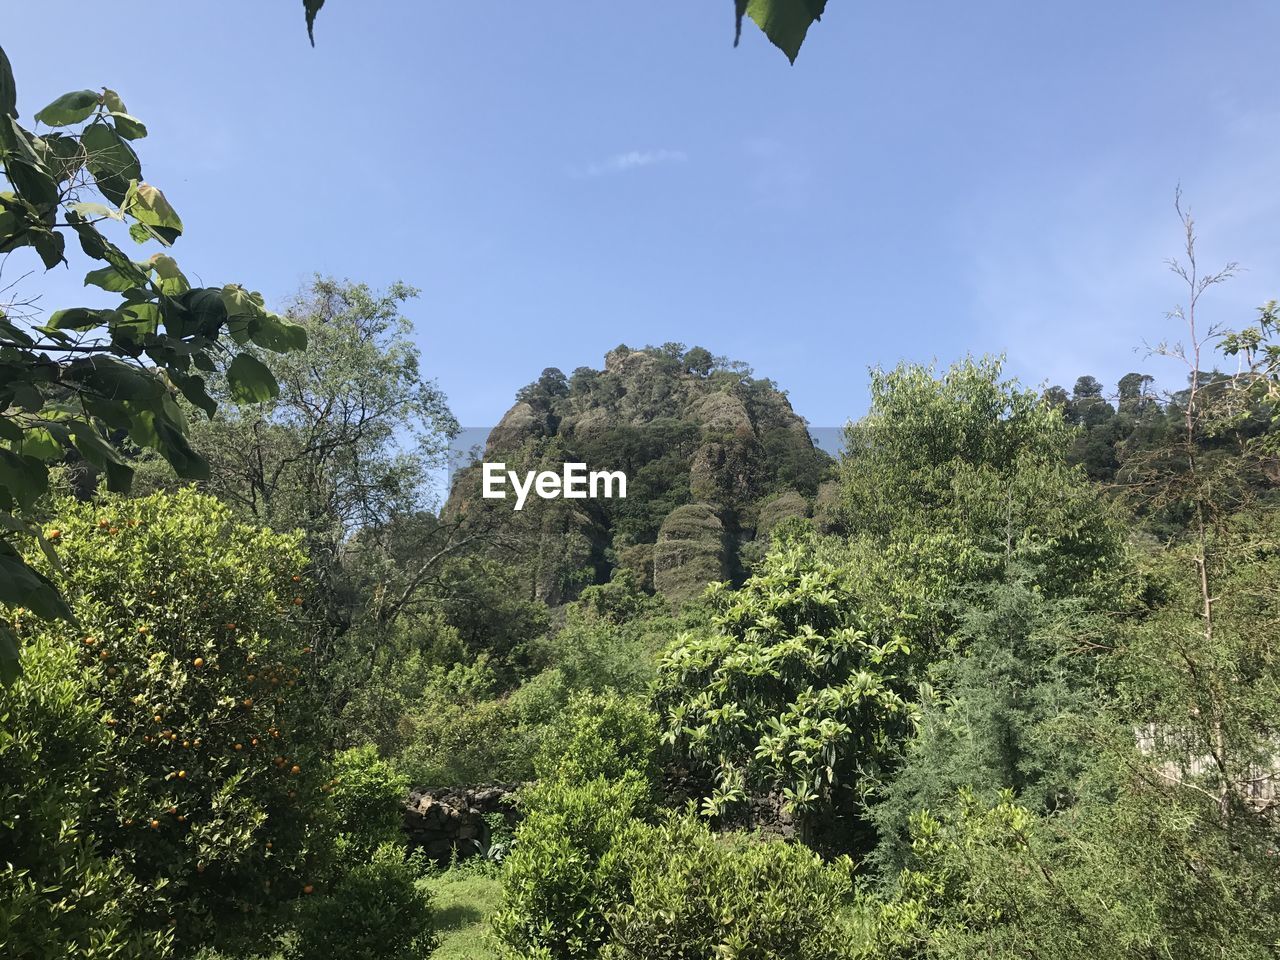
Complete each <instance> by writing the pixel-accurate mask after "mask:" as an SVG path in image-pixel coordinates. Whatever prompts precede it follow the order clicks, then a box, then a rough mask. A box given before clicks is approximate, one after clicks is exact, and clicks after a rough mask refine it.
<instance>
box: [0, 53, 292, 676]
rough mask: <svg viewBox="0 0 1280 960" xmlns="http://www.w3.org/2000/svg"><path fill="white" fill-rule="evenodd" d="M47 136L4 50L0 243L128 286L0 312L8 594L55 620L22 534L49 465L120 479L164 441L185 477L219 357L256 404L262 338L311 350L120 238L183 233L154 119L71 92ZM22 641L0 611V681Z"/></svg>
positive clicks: (262, 372) (120, 483) (258, 309)
mask: <svg viewBox="0 0 1280 960" xmlns="http://www.w3.org/2000/svg"><path fill="white" fill-rule="evenodd" d="M35 121H36V124H37V125H44V126H45V127H47V128H49V129H48V131H47V132H45V133H42V134H40V135H37V134H35V133H33V132H31V131H29V130H27V129H25V128H24V127H23V126H21V125H20V124H19V123H18V110H17V93H16V87H15V83H14V78H13V73H12V70H11V69H10V65H9V60H8V57H7V56H5V54H4V52H3V50H0V163H2V164H3V169H4V176H5V180H6V182H7V186H8V189H7V190H5V191H3V192H0V253H6V254H7V253H10V252H12V251H17V250H22V249H25V248H30V250H31V251H32V252H34V253H35V254H36V255H37V256H38V258H39V259H40V261H41V262H42V263H43V265H44V267H45V269H46V270H49V269H52V268H53V267H55V266H57V265H59V264H61V263H63V262H65V261H66V252H67V251H66V237H67V235H68V234H69V235H72V236H74V237H75V239H76V240H77V241H78V242H79V245H80V248H81V250H82V251H83V252H84V253H85V254H86V255H87V256H88V257H89V258H90V259H92V260H96V261H101V263H102V264H103V265H102V266H100V267H98V268H96V269H94V270H92V271H90V272H89V273H88V274H87V276H86V277H85V283H86V285H90V286H96V287H100V288H101V289H102V290H105V291H107V292H110V293H117V294H119V295H120V300H121V302H120V304H119V306H117V307H115V308H113V309H108V308H89V307H73V308H70V309H65V310H58V311H55V312H54V313H52V314H51V315H49V316H48V317H47V318H44V319H43V322H40V319H41V318H40V317H39V316H38V315H37V314H36V312H35V310H34V307H33V305H32V304H33V301H32V300H31V299H29V298H28V299H27V300H25V301H24V300H18V301H17V302H10V303H8V304H5V305H3V307H0V444H2V445H0V535H2V536H3V539H0V603H3V604H5V605H6V606H8V607H13V606H15V605H21V606H24V607H26V608H29V609H31V610H33V611H34V612H35V613H36V614H37V615H38V616H41V617H45V618H58V617H60V618H64V619H70V617H71V611H70V609H69V608H68V606H67V604H66V602H65V601H64V600H63V598H62V597H61V596H60V595H59V593H58V591H57V590H56V589H55V588H54V586H53V584H52V582H51V581H50V580H49V579H48V578H47V577H46V576H44V575H43V574H41V573H39V572H37V571H36V570H34V569H33V568H32V567H30V566H29V565H27V564H26V563H25V562H24V561H23V559H22V557H21V555H20V551H19V549H18V547H17V546H15V544H14V542H13V541H14V538H15V537H23V536H25V537H35V538H36V539H37V540H39V541H40V543H41V545H42V546H44V547H46V548H48V547H49V544H48V542H47V541H46V540H44V539H43V538H41V537H40V534H39V529H38V527H37V526H36V525H35V524H34V523H33V522H32V520H31V516H30V514H31V511H32V509H33V508H34V507H35V505H36V503H37V501H38V500H39V499H40V497H41V496H43V495H44V493H45V492H46V491H47V489H48V484H49V479H48V469H47V467H46V464H47V463H49V462H50V461H60V460H63V459H65V458H68V457H72V458H78V459H83V460H84V461H86V462H87V463H89V464H91V465H92V466H93V467H94V468H96V469H98V470H100V471H102V472H103V473H105V475H106V480H107V484H108V486H109V487H110V488H111V489H112V490H117V491H123V490H127V489H128V488H129V485H130V482H131V480H132V476H133V470H132V467H130V465H129V463H128V461H127V460H126V458H125V456H124V455H123V454H122V453H121V452H120V451H119V450H118V449H117V448H118V447H119V446H120V445H121V444H129V445H133V446H135V447H139V448H147V449H151V450H154V451H156V452H157V453H158V454H159V455H160V456H161V457H163V458H164V460H166V461H167V462H168V463H169V465H170V466H171V467H172V468H173V469H174V471H175V472H176V473H177V474H178V475H179V476H180V477H183V478H186V479H194V480H199V479H204V478H206V477H207V476H208V465H207V464H206V463H205V461H204V459H203V458H202V457H201V456H200V455H199V454H197V453H196V452H195V451H194V450H193V449H192V448H191V445H190V444H189V443H188V441H187V432H188V421H187V415H186V413H185V412H184V411H183V409H182V407H181V406H180V405H179V404H178V402H177V401H176V398H177V397H179V396H181V397H184V398H185V399H186V400H187V401H189V402H190V404H191V405H192V406H193V407H195V408H197V409H199V410H202V411H204V413H206V414H208V415H212V414H213V412H214V411H215V409H216V406H217V405H216V403H215V401H214V400H213V398H212V397H211V396H210V395H209V392H208V390H207V388H206V387H207V385H206V381H205V374H207V373H209V372H211V371H212V370H214V369H215V368H216V367H217V365H218V364H221V365H222V367H223V369H224V370H225V373H226V381H227V386H228V390H229V391H230V392H231V393H232V394H233V395H234V396H236V397H237V398H239V399H240V400H243V401H245V402H250V401H261V400H267V399H270V398H272V397H274V396H275V395H276V394H277V393H278V391H279V387H278V385H277V383H276V380H275V378H274V377H273V376H272V374H271V371H270V370H269V369H268V368H267V366H266V365H265V364H264V363H263V362H262V360H261V358H260V356H259V354H258V353H256V352H255V351H254V350H253V349H251V345H252V346H256V347H258V348H261V349H262V350H267V351H272V352H286V351H290V350H296V349H300V348H302V347H304V346H305V345H306V331H305V330H303V329H302V328H301V327H299V326H297V325H296V324H293V323H289V322H287V321H284V320H282V319H281V318H280V317H278V316H276V315H275V314H274V313H271V312H270V311H269V310H267V309H266V308H265V306H264V305H263V301H262V298H261V296H259V295H258V294H256V293H250V292H249V291H247V290H245V289H244V288H243V287H239V286H236V285H234V284H233V285H228V286H225V287H221V288H218V287H192V286H191V285H190V283H189V282H188V281H187V278H186V277H185V276H184V275H183V273H182V271H181V270H180V269H179V268H178V265H177V263H176V262H175V261H174V260H173V258H172V257H170V256H169V255H168V254H166V253H163V252H159V253H155V254H153V255H152V256H151V257H150V258H148V259H147V260H145V261H141V262H139V261H135V260H134V259H132V258H131V257H130V256H128V255H127V254H126V253H125V252H124V251H123V250H122V249H121V248H120V247H119V246H117V245H116V243H115V242H114V241H113V240H112V239H110V235H109V233H108V232H107V229H108V228H111V227H113V226H118V227H119V228H120V229H123V228H125V227H126V225H127V230H128V234H129V236H130V237H131V238H132V239H133V240H134V241H136V242H137V243H139V244H146V243H149V242H157V243H159V244H160V245H161V246H162V247H168V246H170V245H171V244H173V242H174V241H176V240H177V239H178V237H179V236H181V234H182V230H183V226H182V220H181V219H180V218H179V217H178V214H177V212H176V211H175V210H174V209H173V207H172V206H170V204H169V202H168V200H166V199H165V196H164V194H163V193H161V192H160V190H158V189H157V188H156V187H154V186H152V185H151V184H149V183H147V182H145V181H144V180H143V179H142V165H141V163H140V161H139V159H138V156H137V154H136V153H135V151H134V146H133V145H134V143H136V142H137V141H138V140H139V139H141V138H142V137H145V136H146V134H147V129H146V127H145V125H144V124H143V123H142V122H141V121H140V120H138V119H137V118H136V117H133V116H131V115H130V114H129V113H128V112H127V111H126V109H125V105H124V103H123V102H122V101H121V99H120V97H119V95H118V94H116V93H115V92H114V91H112V90H103V91H101V92H95V91H92V90H78V91H73V92H72V93H68V94H64V95H63V96H61V97H59V98H58V99H57V100H55V101H54V102H53V103H51V104H49V105H48V106H47V107H45V108H44V109H43V110H41V111H40V112H38V113H37V114H36V115H35ZM17 669H18V650H17V644H16V640H15V635H14V632H13V630H12V628H11V626H10V625H9V624H8V623H6V622H4V621H0V679H6V680H9V679H12V678H13V676H14V674H15V673H16V671H17Z"/></svg>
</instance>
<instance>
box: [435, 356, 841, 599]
mask: <svg viewBox="0 0 1280 960" xmlns="http://www.w3.org/2000/svg"><path fill="white" fill-rule="evenodd" d="M484 460H487V461H503V462H505V463H507V464H508V467H509V469H513V470H519V471H521V472H523V471H524V470H531V469H532V470H556V471H558V470H559V469H560V467H561V465H562V464H564V463H565V462H581V463H585V464H586V465H587V468H588V469H589V470H622V471H623V472H625V473H626V475H627V497H626V499H625V500H623V499H613V500H605V499H588V500H572V501H566V500H552V501H542V500H539V499H537V498H536V497H530V499H529V501H528V502H527V503H526V504H525V507H524V509H523V510H522V511H520V512H519V513H515V512H514V511H513V510H512V506H513V501H512V500H511V499H510V498H508V499H507V500H496V501H495V500H488V501H486V500H482V499H481V496H480V484H481V474H480V471H479V470H478V469H471V470H464V471H462V472H460V473H459V474H457V476H456V477H455V482H454V487H453V490H452V491H451V493H450V497H449V502H448V503H447V504H446V506H445V511H444V514H445V516H446V517H449V518H456V517H459V516H464V515H465V516H481V517H485V518H487V521H488V522H490V523H496V524H497V526H498V528H499V530H500V532H501V535H502V539H503V541H504V549H505V550H506V551H507V553H506V556H507V557H508V558H510V562H511V563H513V564H516V565H518V566H519V567H520V569H521V570H522V571H525V572H527V577H528V583H529V589H530V594H531V595H533V596H536V597H539V598H541V599H543V600H545V601H546V602H547V603H549V604H551V605H553V606H554V605H558V604H561V603H564V602H566V601H568V600H572V599H573V598H574V597H575V596H576V595H577V593H578V592H579V591H580V590H581V589H582V588H583V587H585V586H588V585H590V584H591V583H593V582H594V583H601V582H606V581H607V580H608V579H609V577H610V575H611V574H612V571H613V570H614V569H617V568H619V567H623V568H627V569H631V570H634V571H635V572H636V573H637V574H638V575H639V576H640V579H641V582H643V583H644V584H645V585H646V587H647V588H649V589H657V590H658V591H659V592H662V593H663V594H664V595H667V596H677V595H678V596H679V597H681V598H684V597H686V596H690V595H693V594H696V593H697V592H698V591H699V590H700V589H701V587H702V586H703V585H705V584H706V583H708V582H710V581H711V580H720V579H735V580H736V579H740V577H741V575H742V571H743V567H744V564H743V562H742V560H743V551H744V550H745V549H747V548H748V547H749V545H750V541H751V538H752V536H753V534H754V531H755V529H756V527H757V511H758V504H761V503H771V502H774V501H775V500H780V503H781V505H780V506H776V507H773V508H772V509H773V510H774V511H775V512H776V511H782V513H780V514H779V516H782V515H792V514H794V512H795V510H797V509H800V508H798V507H796V504H797V503H804V504H805V506H804V508H803V509H804V511H806V512H807V510H808V506H807V502H806V498H810V497H812V496H813V495H814V494H815V493H816V491H817V488H818V485H819V484H820V483H821V482H822V481H823V480H825V479H826V478H827V477H829V476H830V473H831V467H832V461H831V458H830V457H828V456H827V455H826V454H825V453H823V452H822V451H821V450H818V449H817V448H816V447H815V446H814V444H813V441H812V439H811V438H810V437H809V433H808V430H807V429H806V427H805V423H804V421H803V420H802V419H801V418H800V417H798V416H797V415H796V413H795V411H794V410H792V409H791V404H790V402H789V401H788V400H787V397H786V394H785V393H783V392H782V391H781V390H779V389H778V388H777V386H776V385H775V384H773V382H772V381H769V380H764V379H757V378H755V377H753V376H752V375H751V371H750V370H749V369H748V368H747V367H745V366H744V365H743V364H740V363H736V362H730V361H727V360H724V359H723V358H714V357H711V355H710V354H709V353H708V352H707V351H706V350H702V349H701V348H697V347H695V348H694V349H692V350H685V349H684V348H683V347H681V346H680V345H678V344H667V345H664V346H662V347H646V348H644V349H642V350H633V349H631V348H629V347H626V346H619V347H617V348H615V349H614V350H611V351H610V352H609V354H608V355H607V356H606V357H605V362H604V369H602V370H594V369H592V368H589V367H579V368H578V369H576V370H574V371H573V374H572V375H571V376H568V377H566V376H565V375H564V374H563V373H561V372H560V371H559V370H556V369H554V368H549V369H547V370H544V371H543V372H542V374H541V376H540V377H539V378H538V379H537V380H536V381H534V382H533V383H531V384H530V385H529V386H527V387H525V388H523V389H522V390H520V391H519V393H518V395H517V400H516V403H515V405H514V406H512V408H511V409H510V410H509V411H508V412H507V414H506V415H505V416H504V417H503V418H502V420H501V422H500V423H499V424H498V426H497V427H496V428H495V429H494V430H493V432H492V433H491V434H490V436H489V438H488V441H487V443H486V446H485V451H484ZM788 494H790V496H788ZM782 498H785V499H782ZM797 498H799V499H798V500H797ZM688 507H697V508H698V509H697V510H694V511H690V510H686V509H685V508H688ZM770 522H776V521H773V520H771V521H770ZM691 525H692V526H691ZM694 534H696V535H694ZM662 544H666V546H662ZM513 545H514V547H515V550H514V552H512V548H513ZM664 550H665V551H666V552H665V553H664V552H663V551H664ZM748 552H750V551H749V550H748ZM664 564H665V565H666V570H665V572H663V570H662V567H663V565H664ZM522 575H524V574H522Z"/></svg>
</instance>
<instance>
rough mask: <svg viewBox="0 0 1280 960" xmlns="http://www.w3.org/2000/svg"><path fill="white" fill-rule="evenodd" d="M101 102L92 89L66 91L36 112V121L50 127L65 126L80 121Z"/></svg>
mask: <svg viewBox="0 0 1280 960" xmlns="http://www.w3.org/2000/svg"><path fill="white" fill-rule="evenodd" d="M100 102H101V98H100V97H99V96H98V95H97V94H96V93H94V92H93V91H92V90H75V91H73V92H71V93H64V94H63V95H62V96H60V97H59V98H58V99H57V100H55V101H53V103H51V104H49V105H48V106H47V107H45V108H44V109H43V110H41V111H40V112H39V113H37V114H36V122H37V123H43V124H47V125H48V126H50V127H65V126H68V125H70V124H73V123H80V122H81V121H82V120H85V119H87V118H88V116H89V114H91V113H93V111H94V110H95V109H96V108H97V106H98V104H99V103H100Z"/></svg>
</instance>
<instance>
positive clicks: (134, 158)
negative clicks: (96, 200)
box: [80, 120, 142, 206]
mask: <svg viewBox="0 0 1280 960" xmlns="http://www.w3.org/2000/svg"><path fill="white" fill-rule="evenodd" d="M80 142H81V143H83V144H84V149H85V154H86V161H85V162H86V165H87V166H88V168H89V172H90V173H92V174H93V178H94V180H95V181H97V184H98V189H99V190H101V191H102V195H103V196H104V197H106V198H107V199H108V200H110V201H111V202H112V203H114V204H117V205H121V206H122V205H123V204H124V201H125V197H127V196H128V195H129V187H130V185H131V184H132V183H133V181H135V180H141V179H142V164H141V162H140V161H139V160H138V155H137V154H136V153H134V152H133V148H132V147H131V146H129V144H128V143H127V142H126V141H125V140H124V139H123V138H122V137H121V136H120V134H118V133H116V131H115V128H114V127H112V126H110V125H109V124H107V123H103V122H102V121H101V120H98V121H96V122H94V123H91V124H89V126H87V127H85V129H84V133H83V134H81V137H80Z"/></svg>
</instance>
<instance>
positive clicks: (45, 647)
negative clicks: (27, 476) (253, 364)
mask: <svg viewBox="0 0 1280 960" xmlns="http://www.w3.org/2000/svg"><path fill="white" fill-rule="evenodd" d="M53 513H54V517H55V520H54V522H56V524H57V528H58V529H59V530H60V531H61V538H60V539H61V540H62V541H63V544H64V545H63V547H62V549H61V550H60V553H61V554H62V558H63V560H62V562H63V565H64V567H65V578H66V579H67V581H69V582H72V583H74V584H75V590H74V592H70V591H69V598H70V602H71V604H72V606H73V609H74V612H75V617H76V624H75V625H72V624H69V623H66V622H60V621H41V620H33V619H31V618H27V617H24V618H22V619H21V620H20V621H16V622H15V628H16V629H17V630H18V631H20V633H21V635H22V637H23V639H24V642H26V643H27V644H28V647H29V650H28V656H29V657H30V660H31V665H32V666H31V676H30V677H29V678H23V679H20V680H19V681H17V682H16V683H14V684H13V685H11V686H10V687H8V688H7V689H3V690H0V716H6V717H12V718H14V721H15V722H16V723H17V724H19V725H20V726H19V729H18V731H17V733H16V735H11V734H9V733H8V732H7V731H6V732H5V733H4V734H0V782H3V784H4V787H3V788H0V863H4V864H12V865H13V868H12V869H7V870H0V903H4V904H7V903H8V902H9V901H10V898H11V895H12V892H13V890H14V888H15V887H16V888H17V889H18V890H21V888H22V887H23V886H24V885H25V880H24V874H27V873H28V872H29V873H30V875H31V876H32V877H33V878H34V879H35V880H36V881H37V882H38V884H39V885H40V889H41V895H42V899H43V901H44V903H43V904H42V905H41V910H42V911H44V910H48V912H49V913H51V914H55V916H53V917H51V920H52V921H53V922H55V923H61V922H62V921H60V920H58V919H57V917H56V913H57V911H56V910H55V909H52V908H53V907H54V906H55V905H56V904H57V903H58V901H59V900H61V899H63V898H65V897H68V896H70V897H73V898H74V896H76V894H75V891H76V890H77V888H78V887H79V885H80V882H81V881H80V878H79V876H78V875H77V867H76V865H75V863H74V861H72V862H70V863H68V862H67V861H66V859H65V858H67V857H74V855H75V854H74V851H75V846H70V847H69V848H68V849H65V850H64V849H63V840H62V839H61V838H62V836H63V832H64V831H65V830H67V829H68V828H70V830H71V832H72V833H74V834H75V835H76V839H77V840H79V841H83V842H84V844H85V846H86V850H87V852H92V851H95V850H97V851H105V852H106V853H115V854H117V855H118V857H119V860H120V862H121V863H122V865H123V867H124V870H125V872H126V873H127V875H128V880H129V888H132V887H133V886H134V885H137V886H140V887H141V888H142V890H140V891H139V893H140V894H141V897H142V901H143V905H144V906H143V908H142V909H140V910H139V911H138V912H137V914H136V915H135V917H134V923H135V924H136V925H137V926H138V927H139V928H141V929H143V930H150V931H154V932H155V933H157V934H159V933H162V932H165V931H168V932H170V933H173V934H176V935H177V939H178V941H179V943H183V944H186V945H190V944H191V943H199V942H201V941H203V940H206V939H207V938H209V937H211V936H213V935H214V933H215V927H216V929H217V930H221V931H223V932H227V931H226V928H225V926H224V925H225V924H226V921H227V918H228V917H229V916H242V917H243V918H244V919H251V918H257V919H261V918H263V917H265V916H269V915H271V914H272V913H274V910H275V905H276V904H278V903H279V902H280V901H281V900H282V899H288V898H289V897H292V896H297V895H300V894H303V893H304V886H305V885H306V884H308V883H311V884H315V885H320V883H321V882H322V881H321V879H320V877H321V875H323V873H324V871H325V869H326V860H327V857H328V856H329V851H328V846H327V844H328V840H327V830H328V826H327V822H328V816H327V814H326V806H327V794H328V792H329V783H328V777H327V767H326V758H325V757H324V754H323V751H324V745H325V743H326V742H327V736H326V732H325V730H324V721H323V717H322V715H321V713H320V711H318V710H316V702H315V696H314V682H313V681H314V670H313V666H312V662H311V661H312V660H313V657H312V655H311V647H310V646H309V645H308V640H309V639H310V634H311V623H310V620H311V617H310V614H309V613H308V610H307V604H306V602H305V599H306V597H305V594H306V590H305V588H304V586H303V583H302V581H303V572H304V569H305V562H306V558H305V555H304V554H303V553H302V552H301V550H299V549H298V537H297V536H296V535H294V534H277V533H272V532H270V531H264V530H260V529H256V528H253V527H249V526H246V525H241V524H237V523H235V522H234V519H233V517H232V516H231V512H230V511H229V510H228V509H227V507H226V506H224V505H222V504H220V503H218V502H217V501H215V500H213V499H212V498H211V497H206V496H202V495H199V494H197V493H195V492H194V491H192V490H190V489H187V490H183V491H180V492H179V493H177V494H174V495H168V494H156V495H153V496H151V497H145V498H124V497H115V496H108V497H106V498H103V499H101V500H99V501H96V502H77V501H75V500H71V499H59V500H57V501H56V502H55V503H54V504H53ZM30 559H31V560H32V562H33V563H35V564H39V565H41V566H42V567H43V568H44V570H43V572H44V573H45V574H46V575H49V576H51V577H52V576H56V574H54V571H53V570H52V568H51V566H50V565H49V564H48V562H47V561H46V560H44V558H42V557H39V556H33V557H31V558H30ZM68 689H70V690H72V691H74V693H73V695H71V696H69V697H68V694H67V692H66V691H67V690H68ZM60 698H62V699H70V701H71V702H72V703H73V704H75V709H74V711H73V713H72V714H70V715H62V714H61V713H60V712H59V711H60V709H62V708H60V707H59V701H60ZM85 710H87V711H88V712H89V713H90V714H91V726H90V728H89V729H88V730H86V729H85V726H84V723H83V720H84V718H83V717H80V714H81V713H82V712H83V711H85ZM77 718H78V719H77ZM69 735H70V736H73V737H74V738H75V739H76V741H78V742H72V741H68V740H66V739H65V738H66V737H67V736H69ZM50 781H52V782H53V783H59V782H61V783H63V784H66V785H71V784H76V783H77V782H79V783H81V784H82V786H81V787H79V788H76V789H71V790H68V791H64V792H61V793H60V794H57V795H56V796H54V797H48V796H43V795H42V794H43V793H44V789H45V787H46V785H48V784H49V782H50ZM27 784H39V785H40V788H39V789H36V790H34V791H32V793H31V794H28V792H27V789H26V787H27ZM72 902H74V899H73V901H72ZM85 906H86V908H90V909H93V908H94V907H93V901H92V900H90V901H87V902H86V904H85ZM102 906H103V908H104V909H111V908H112V904H111V902H110V901H106V902H105V903H104V904H103V905H102ZM3 914H4V909H3V908H0V930H7V929H8V923H7V922H6V920H7V918H6V917H5V916H4V915H3ZM108 915H109V914H108ZM0 939H3V934H2V933H0ZM68 939H69V938H68ZM16 946H17V949H16V953H15V954H13V955H15V956H28V955H30V954H29V953H28V952H27V950H26V949H25V948H24V946H23V945H22V944H18V945H16ZM64 946H65V944H64Z"/></svg>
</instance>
